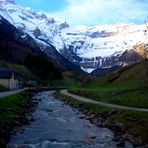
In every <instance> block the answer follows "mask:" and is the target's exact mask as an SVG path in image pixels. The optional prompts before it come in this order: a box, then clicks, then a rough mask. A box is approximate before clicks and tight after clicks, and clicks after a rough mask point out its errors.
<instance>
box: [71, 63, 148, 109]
mask: <svg viewBox="0 0 148 148" xmlns="http://www.w3.org/2000/svg"><path fill="white" fill-rule="evenodd" d="M70 91H71V92H73V93H76V94H79V95H82V96H86V97H89V98H90V99H95V100H98V101H102V102H109V103H114V104H120V105H126V106H133V107H144V108H148V61H143V62H141V63H137V64H133V65H129V66H126V67H124V68H122V69H120V70H118V71H116V72H114V73H112V74H111V75H106V76H103V77H101V78H95V79H92V80H90V81H89V82H88V83H87V84H85V85H83V86H81V87H77V88H75V89H70Z"/></svg>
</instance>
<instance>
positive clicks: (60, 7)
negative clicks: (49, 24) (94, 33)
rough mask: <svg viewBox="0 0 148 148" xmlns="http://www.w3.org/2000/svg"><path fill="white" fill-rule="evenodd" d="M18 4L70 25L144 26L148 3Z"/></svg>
mask: <svg viewBox="0 0 148 148" xmlns="http://www.w3.org/2000/svg"><path fill="white" fill-rule="evenodd" d="M16 2H17V3H18V4H21V5H22V6H25V7H30V8H32V9H34V10H36V11H43V12H46V13H47V14H48V15H49V16H53V17H55V19H58V20H64V21H67V22H68V23H69V24H71V25H89V26H90V25H98V24H115V23H118V22H125V23H136V24H143V23H144V21H145V19H146V18H147V16H148V0H16Z"/></svg>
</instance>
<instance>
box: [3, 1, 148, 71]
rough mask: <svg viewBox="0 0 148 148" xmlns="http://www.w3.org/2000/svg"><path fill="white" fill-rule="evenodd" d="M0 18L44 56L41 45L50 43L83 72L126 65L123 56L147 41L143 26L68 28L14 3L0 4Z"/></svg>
mask: <svg viewBox="0 0 148 148" xmlns="http://www.w3.org/2000/svg"><path fill="white" fill-rule="evenodd" d="M4 13H5V14H4ZM0 15H3V16H4V17H5V18H6V19H7V20H9V22H11V23H13V24H14V25H15V26H16V27H17V28H19V29H21V30H24V31H25V32H27V33H28V34H29V35H30V36H32V37H33V38H34V39H35V40H36V41H37V42H39V43H41V45H42V51H44V52H45V53H47V54H48V51H47V48H44V46H43V45H44V44H45V45H46V44H52V45H53V46H55V47H56V49H57V51H59V52H60V53H61V54H62V55H63V56H65V57H66V58H67V59H69V60H70V61H71V62H73V63H77V64H79V65H80V66H81V67H82V68H83V69H86V70H87V71H88V70H93V69H95V68H101V67H109V66H113V65H121V64H127V63H126V61H124V63H123V61H122V60H121V59H120V57H121V56H122V55H123V53H124V52H125V51H126V50H130V49H132V48H133V46H135V45H138V44H141V43H147V42H148V39H147V38H146V36H145V29H146V26H145V24H144V25H135V24H124V23H118V24H116V25H98V26H92V27H87V26H70V25H69V24H68V23H67V22H61V21H57V20H55V19H54V18H53V17H49V16H47V15H46V14H45V13H42V12H35V11H33V10H31V9H30V8H24V7H22V6H20V5H18V4H16V3H15V1H14V0H3V1H0ZM124 54H125V53H124ZM119 59H120V60H119Z"/></svg>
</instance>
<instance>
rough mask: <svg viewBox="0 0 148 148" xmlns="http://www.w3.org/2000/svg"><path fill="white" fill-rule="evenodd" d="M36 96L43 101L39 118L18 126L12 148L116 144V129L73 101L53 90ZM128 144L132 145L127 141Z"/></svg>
mask: <svg viewBox="0 0 148 148" xmlns="http://www.w3.org/2000/svg"><path fill="white" fill-rule="evenodd" d="M34 98H36V99H39V100H41V101H39V105H38V106H37V109H36V111H35V112H34V113H33V117H34V118H35V119H36V120H35V121H34V122H31V123H30V124H29V125H26V126H23V127H20V128H18V129H17V132H16V134H15V135H12V137H11V140H10V143H9V144H8V147H9V148H116V147H117V146H116V144H117V143H116V142H114V141H112V139H113V137H114V136H113V133H112V132H111V131H110V130H109V129H107V128H99V127H97V126H95V125H93V124H91V123H90V122H89V121H88V120H85V119H82V118H81V117H82V116H84V115H83V114H82V113H80V112H78V111H77V109H73V108H72V107H70V106H69V105H65V104H63V102H61V101H59V100H57V99H55V98H54V97H53V92H41V93H38V94H37V95H36V96H35V97H34ZM125 147H128V148H132V146H131V145H130V144H128V143H126V146H125Z"/></svg>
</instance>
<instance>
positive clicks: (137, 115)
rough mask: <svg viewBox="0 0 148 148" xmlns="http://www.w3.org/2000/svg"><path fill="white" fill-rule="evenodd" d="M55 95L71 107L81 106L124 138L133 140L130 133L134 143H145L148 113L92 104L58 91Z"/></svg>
mask: <svg viewBox="0 0 148 148" xmlns="http://www.w3.org/2000/svg"><path fill="white" fill-rule="evenodd" d="M55 95H56V97H57V98H58V99H60V100H62V101H64V102H65V103H68V104H70V105H72V106H73V107H77V108H81V109H82V111H83V112H84V113H86V114H88V115H89V116H92V115H93V118H94V119H92V120H94V121H99V122H100V121H103V122H102V123H101V124H103V125H104V124H105V125H106V126H107V127H110V128H111V129H113V130H116V131H117V129H118V131H117V134H119V133H120V134H121V135H122V137H124V138H125V139H128V140H133V138H130V137H131V136H129V135H132V136H133V137H134V139H135V143H140V144H146V143H147V141H148V129H147V127H148V113H144V112H136V111H125V110H113V109H109V108H106V107H101V106H98V105H94V104H89V103H83V102H80V101H78V100H76V99H74V98H72V97H67V96H65V95H63V94H60V93H56V94H55ZM101 124H100V125H101Z"/></svg>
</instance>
